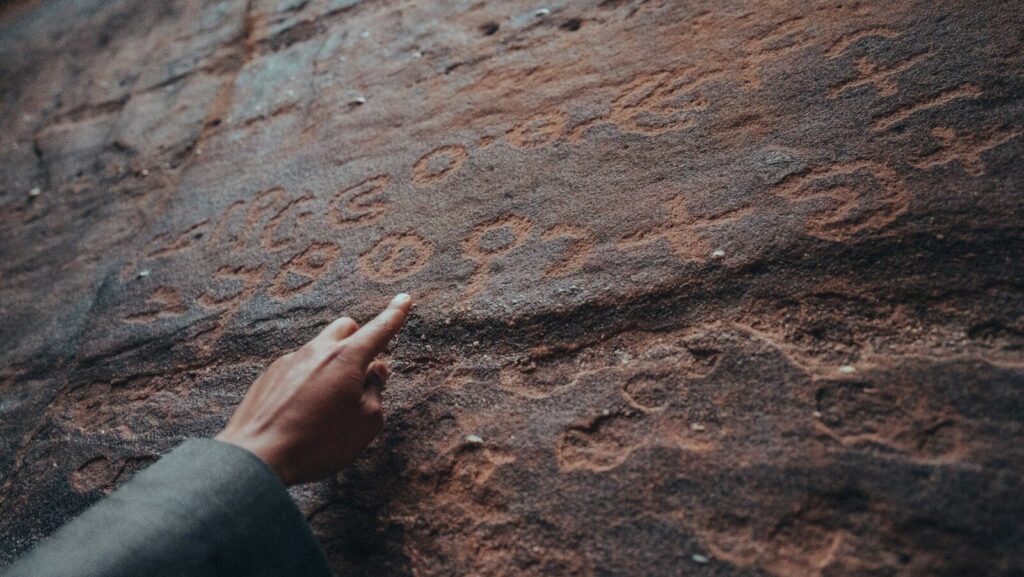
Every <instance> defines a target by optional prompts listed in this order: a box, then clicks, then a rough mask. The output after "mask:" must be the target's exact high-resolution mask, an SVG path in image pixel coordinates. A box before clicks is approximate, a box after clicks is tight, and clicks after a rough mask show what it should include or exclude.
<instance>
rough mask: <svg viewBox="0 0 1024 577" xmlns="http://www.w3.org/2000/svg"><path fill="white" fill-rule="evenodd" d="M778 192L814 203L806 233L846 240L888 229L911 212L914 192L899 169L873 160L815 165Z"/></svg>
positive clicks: (789, 197)
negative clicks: (869, 232) (896, 220)
mask: <svg viewBox="0 0 1024 577" xmlns="http://www.w3.org/2000/svg"><path fill="white" fill-rule="evenodd" d="M773 192H774V193H775V194H776V195H778V196H781V197H783V198H786V199H788V200H790V201H793V202H801V203H803V202H806V203H813V204H814V207H815V210H814V211H813V214H812V215H811V216H810V217H809V218H808V220H807V233H808V234H810V235H811V236H816V237H819V238H824V239H828V240H844V239H847V238H849V237H851V236H853V235H855V234H857V233H859V232H861V231H864V230H873V229H879V228H882V227H884V226H885V225H887V224H889V223H891V222H892V221H894V220H895V219H896V218H897V217H898V216H899V215H901V214H903V213H904V212H905V211H906V210H907V205H908V203H909V202H910V194H909V192H908V191H907V189H906V187H905V185H904V183H903V180H902V179H901V178H900V177H899V175H898V174H897V173H896V171H895V170H893V169H891V168H889V167H888V166H885V165H882V164H878V163H876V162H872V161H856V162H851V163H847V164H836V165H831V166H825V167H821V168H816V169H813V170H810V171H807V172H804V173H800V174H797V175H793V176H791V177H788V178H786V179H785V180H783V181H782V182H781V183H780V184H779V185H778V186H777V187H776V188H775V189H774V190H773Z"/></svg>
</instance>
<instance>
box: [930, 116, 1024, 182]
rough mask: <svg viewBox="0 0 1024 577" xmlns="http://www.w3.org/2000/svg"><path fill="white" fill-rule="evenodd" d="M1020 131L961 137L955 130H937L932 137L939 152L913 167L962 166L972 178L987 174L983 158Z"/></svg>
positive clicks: (1016, 135)
mask: <svg viewBox="0 0 1024 577" xmlns="http://www.w3.org/2000/svg"><path fill="white" fill-rule="evenodd" d="M1020 134H1021V132H1020V131H1019V130H1009V129H992V130H986V131H981V132H976V133H973V134H969V135H963V134H961V135H958V134H957V133H956V131H955V130H953V129H952V128H946V127H935V128H933V129H932V136H933V137H934V138H935V140H936V141H938V143H939V149H938V150H936V151H935V152H933V153H931V154H928V155H926V156H924V157H922V158H920V159H919V160H917V161H916V162H912V163H911V164H912V165H913V166H915V167H917V168H921V169H930V168H935V167H936V166H944V165H946V164H949V163H951V162H959V163H960V166H962V167H963V169H964V172H966V173H967V174H970V175H971V176H981V175H982V174H985V160H984V159H983V158H982V155H983V154H985V153H986V152H988V151H989V150H992V149H993V148H996V147H997V146H1001V145H1003V144H1006V143H1007V142H1009V141H1011V140H1013V139H1014V138H1017V137H1018V136H1020Z"/></svg>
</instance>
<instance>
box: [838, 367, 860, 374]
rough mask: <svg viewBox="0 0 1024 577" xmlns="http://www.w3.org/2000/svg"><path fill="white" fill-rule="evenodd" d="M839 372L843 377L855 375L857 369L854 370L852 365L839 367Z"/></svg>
mask: <svg viewBox="0 0 1024 577" xmlns="http://www.w3.org/2000/svg"><path fill="white" fill-rule="evenodd" d="M839 372H840V373H843V374H844V375H849V374H853V373H856V372H857V369H855V368H854V367H853V365H843V366H841V367H839Z"/></svg>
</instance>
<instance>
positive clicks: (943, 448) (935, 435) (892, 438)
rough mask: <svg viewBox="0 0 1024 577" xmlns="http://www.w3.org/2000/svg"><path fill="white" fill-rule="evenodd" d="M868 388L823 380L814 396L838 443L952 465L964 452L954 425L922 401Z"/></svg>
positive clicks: (862, 384)
mask: <svg viewBox="0 0 1024 577" xmlns="http://www.w3.org/2000/svg"><path fill="white" fill-rule="evenodd" d="M902 392H903V391H896V390H892V389H890V388H888V387H876V386H873V385H872V384H871V383H863V382H854V381H827V382H825V383H823V385H822V386H821V388H819V389H818V391H817V393H816V394H815V401H816V408H817V410H818V413H819V414H820V415H821V419H820V423H821V425H822V426H823V427H825V428H827V429H828V432H829V433H830V434H831V435H832V436H833V437H834V438H835V439H836V440H838V441H839V442H840V443H842V444H843V445H846V446H852V447H861V448H868V449H870V448H881V449H882V450H884V451H897V452H903V453H907V454H910V455H913V456H915V457H919V458H924V459H930V460H935V459H945V460H957V459H959V458H960V457H961V453H962V452H963V449H962V443H961V435H960V428H959V426H958V423H957V420H956V419H955V418H954V417H951V416H950V414H948V412H947V411H945V410H943V409H942V408H937V407H929V406H928V405H927V402H926V399H927V397H906V396H905V395H903V394H901V393H902Z"/></svg>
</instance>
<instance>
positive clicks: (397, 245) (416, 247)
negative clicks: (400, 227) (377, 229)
mask: <svg viewBox="0 0 1024 577" xmlns="http://www.w3.org/2000/svg"><path fill="white" fill-rule="evenodd" d="M433 254H434V248H433V246H431V244H430V243H429V242H427V240H426V239H424V238H423V237H422V236H420V235H418V234H416V233H415V232H404V233H393V234H389V235H387V236H385V237H384V238H382V239H380V240H379V241H378V242H377V244H375V245H373V248H371V249H370V250H368V251H367V252H365V253H363V254H362V255H360V257H359V271H360V272H362V273H363V275H365V276H366V277H367V278H369V279H371V280H375V281H378V282H383V283H393V282H395V281H399V280H401V279H403V278H405V277H407V276H409V275H411V274H414V273H416V272H419V271H420V270H421V269H422V268H423V267H424V266H426V265H427V261H428V260H430V257H431V256H432V255H433Z"/></svg>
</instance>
